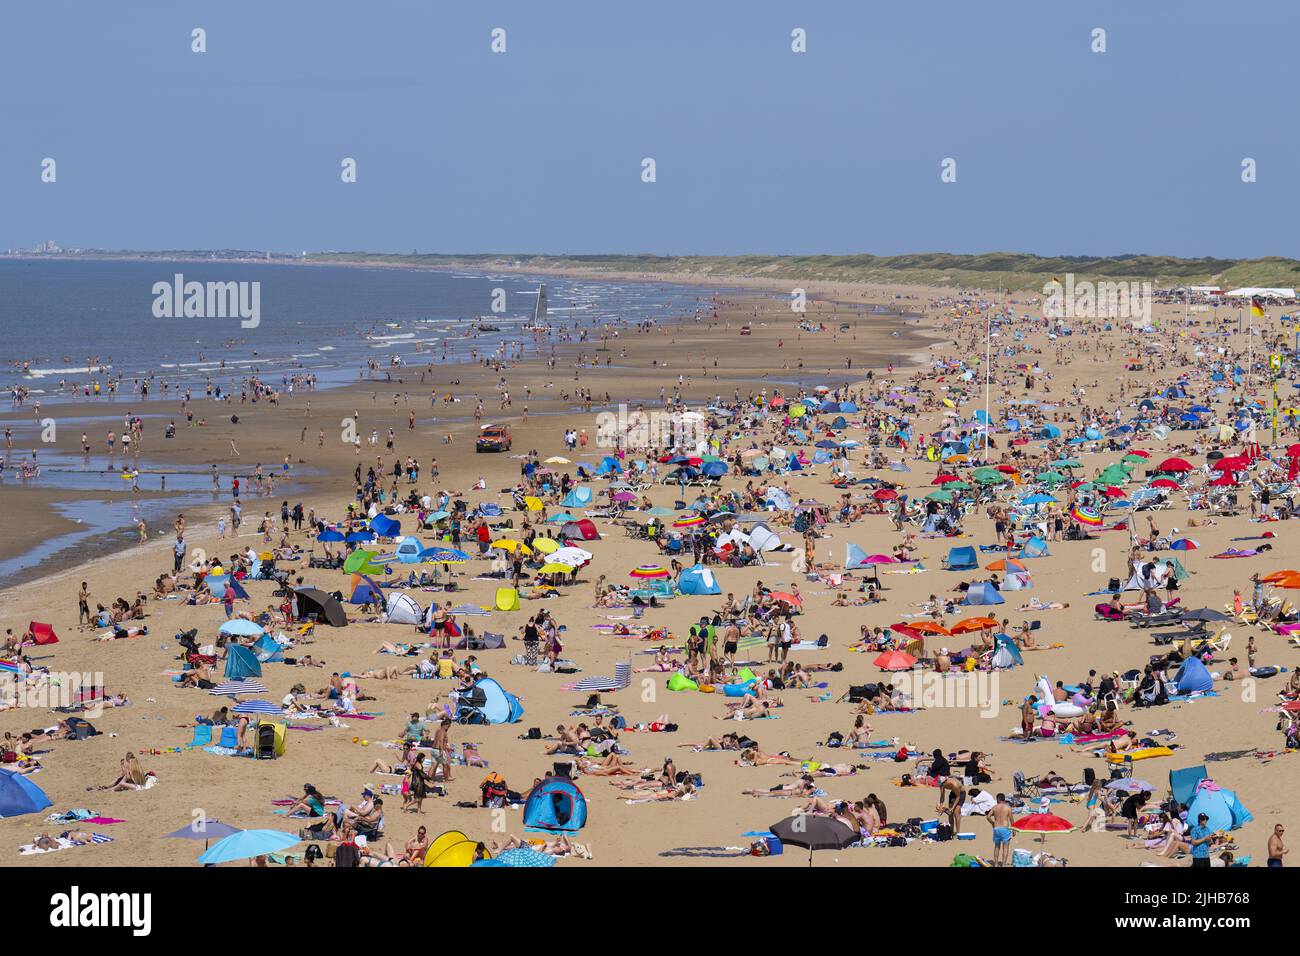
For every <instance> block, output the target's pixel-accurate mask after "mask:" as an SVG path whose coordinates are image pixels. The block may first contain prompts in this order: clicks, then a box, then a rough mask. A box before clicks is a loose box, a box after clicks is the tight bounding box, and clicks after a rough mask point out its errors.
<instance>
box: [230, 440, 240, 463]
mask: <svg viewBox="0 0 1300 956" xmlns="http://www.w3.org/2000/svg"><path fill="white" fill-rule="evenodd" d="M230 457H231V458H238V457H239V449H238V448H236V447H235V440H234V439H233V438H232V439H230Z"/></svg>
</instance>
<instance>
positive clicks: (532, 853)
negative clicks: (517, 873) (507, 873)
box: [497, 846, 555, 868]
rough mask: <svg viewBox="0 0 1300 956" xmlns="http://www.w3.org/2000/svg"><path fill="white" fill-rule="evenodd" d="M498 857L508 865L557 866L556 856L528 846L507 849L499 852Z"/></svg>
mask: <svg viewBox="0 0 1300 956" xmlns="http://www.w3.org/2000/svg"><path fill="white" fill-rule="evenodd" d="M497 859H498V860H499V861H501V862H502V863H503V864H505V865H506V866H518V867H537V868H545V867H548V866H555V857H553V856H547V855H546V854H545V853H538V852H537V851H536V850H534V849H533V848H532V847H527V846H517V847H515V848H514V849H512V850H506V851H505V852H504V853H501V854H499V855H498V856H497Z"/></svg>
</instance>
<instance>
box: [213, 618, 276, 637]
mask: <svg viewBox="0 0 1300 956" xmlns="http://www.w3.org/2000/svg"><path fill="white" fill-rule="evenodd" d="M220 633H222V634H229V635H232V636H233V637H261V636H262V635H263V634H265V633H266V631H265V630H263V629H262V625H260V624H254V623H253V622H252V621H250V620H247V619H246V618H242V617H234V618H231V619H230V620H229V621H226V622H225V623H224V624H222V625H221V628H220Z"/></svg>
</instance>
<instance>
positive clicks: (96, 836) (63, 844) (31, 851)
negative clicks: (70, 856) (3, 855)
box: [18, 833, 113, 856]
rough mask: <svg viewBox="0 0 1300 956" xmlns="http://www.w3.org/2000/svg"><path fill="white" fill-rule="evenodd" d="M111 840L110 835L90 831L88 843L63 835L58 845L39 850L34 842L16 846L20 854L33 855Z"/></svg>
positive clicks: (109, 841) (110, 841)
mask: <svg viewBox="0 0 1300 956" xmlns="http://www.w3.org/2000/svg"><path fill="white" fill-rule="evenodd" d="M112 842H113V838H112V837H106V836H104V835H103V834H102V833H92V834H91V835H90V843H89V844H86V843H73V842H72V841H71V840H69V839H66V838H65V837H59V845H58V846H57V847H52V848H51V849H48V850H41V849H38V848H37V846H36V844H34V843H27V844H24V845H23V846H20V847H19V848H18V853H19V855H20V856H35V855H36V854H38V853H58V852H59V850H70V849H72V848H73V847H76V846H90V845H97V844H100V843H112Z"/></svg>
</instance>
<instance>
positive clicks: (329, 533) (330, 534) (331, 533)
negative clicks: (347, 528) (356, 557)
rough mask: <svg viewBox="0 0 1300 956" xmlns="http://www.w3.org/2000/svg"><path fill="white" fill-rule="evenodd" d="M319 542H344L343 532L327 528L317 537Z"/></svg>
mask: <svg viewBox="0 0 1300 956" xmlns="http://www.w3.org/2000/svg"><path fill="white" fill-rule="evenodd" d="M316 540H317V541H342V540H343V532H342V531H338V530H336V529H334V528H326V529H325V530H324V531H322V532H321V533H320V534H318V535H316Z"/></svg>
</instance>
